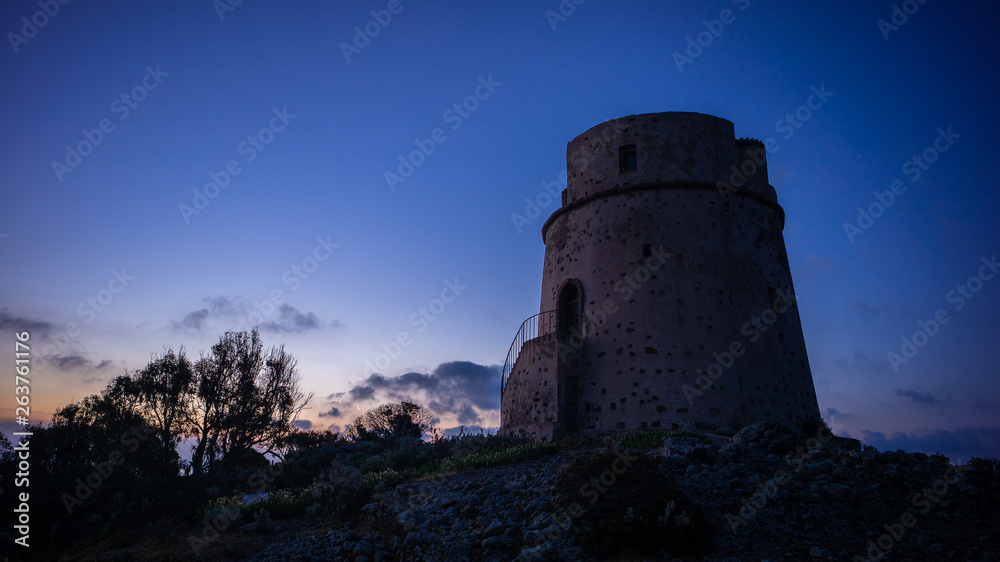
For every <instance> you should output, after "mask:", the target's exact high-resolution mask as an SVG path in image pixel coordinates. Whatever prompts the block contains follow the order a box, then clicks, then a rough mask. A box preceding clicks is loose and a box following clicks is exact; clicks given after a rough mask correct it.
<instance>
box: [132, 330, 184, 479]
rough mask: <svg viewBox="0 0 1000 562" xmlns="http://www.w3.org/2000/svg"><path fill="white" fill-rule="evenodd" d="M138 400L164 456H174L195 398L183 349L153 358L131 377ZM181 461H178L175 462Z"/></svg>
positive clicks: (168, 351) (168, 350)
mask: <svg viewBox="0 0 1000 562" xmlns="http://www.w3.org/2000/svg"><path fill="white" fill-rule="evenodd" d="M132 380H133V385H134V387H135V388H134V390H135V392H136V393H137V394H138V395H139V399H140V404H139V406H140V412H141V413H142V415H143V417H144V418H145V420H146V422H147V423H148V424H149V425H150V426H152V427H154V428H155V429H156V432H157V436H158V437H159V440H160V441H161V442H162V443H163V446H164V450H165V452H166V453H168V454H170V453H172V454H173V455H175V456H176V451H177V443H178V441H179V440H180V436H181V434H182V432H183V431H184V429H185V427H184V426H185V422H186V421H187V420H188V419H189V418H190V415H189V411H190V409H191V408H192V406H193V404H192V401H193V398H194V389H195V388H194V382H195V381H194V368H193V366H192V365H191V362H190V361H188V359H187V357H186V355H185V353H184V348H183V347H181V348H180V351H179V352H176V353H175V352H174V350H172V349H167V350H166V351H164V352H163V353H162V354H160V355H154V356H153V357H152V359H151V360H150V362H149V364H147V365H146V367H145V368H143V369H142V370H141V371H139V372H138V373H136V374H135V375H134V376H133V377H132ZM179 460H180V458H179V457H178V462H179Z"/></svg>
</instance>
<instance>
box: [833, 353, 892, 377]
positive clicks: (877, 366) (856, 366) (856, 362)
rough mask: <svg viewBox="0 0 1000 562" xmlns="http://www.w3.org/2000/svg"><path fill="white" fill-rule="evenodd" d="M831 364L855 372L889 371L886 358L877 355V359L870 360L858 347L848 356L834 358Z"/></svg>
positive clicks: (880, 372) (877, 372)
mask: <svg viewBox="0 0 1000 562" xmlns="http://www.w3.org/2000/svg"><path fill="white" fill-rule="evenodd" d="M833 365H834V366H835V367H837V368H838V369H842V370H844V371H851V372H855V373H862V374H869V375H873V374H882V373H886V374H888V373H889V360H888V359H887V358H885V357H879V358H878V359H875V360H872V359H871V358H870V357H868V354H867V353H865V352H864V351H861V350H860V349H855V350H854V351H853V352H852V353H851V357H850V358H847V359H843V358H841V359H834V360H833Z"/></svg>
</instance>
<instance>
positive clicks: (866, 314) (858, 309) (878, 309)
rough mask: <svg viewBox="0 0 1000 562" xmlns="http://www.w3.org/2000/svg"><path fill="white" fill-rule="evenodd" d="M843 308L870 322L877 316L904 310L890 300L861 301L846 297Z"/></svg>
mask: <svg viewBox="0 0 1000 562" xmlns="http://www.w3.org/2000/svg"><path fill="white" fill-rule="evenodd" d="M844 308H846V309H847V310H850V311H852V312H854V313H855V314H857V315H858V316H860V317H861V319H862V320H864V321H865V322H871V321H872V320H875V319H876V318H878V317H879V316H895V315H897V314H901V313H904V312H906V311H905V310H904V309H903V307H901V306H899V305H898V304H895V303H891V302H871V303H870V302H862V301H856V300H851V299H847V300H845V301H844Z"/></svg>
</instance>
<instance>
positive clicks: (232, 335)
mask: <svg viewBox="0 0 1000 562" xmlns="http://www.w3.org/2000/svg"><path fill="white" fill-rule="evenodd" d="M296 364H297V361H296V360H295V358H294V357H292V356H291V355H290V354H288V353H287V352H286V351H285V348H284V346H280V347H277V348H271V350H270V351H269V352H268V353H266V354H265V353H264V346H263V344H262V343H261V341H260V334H259V333H258V332H257V329H256V328H255V329H254V330H253V331H252V332H226V333H225V335H223V336H222V338H220V340H219V343H217V344H215V345H214V346H212V350H211V352H210V353H209V354H208V355H206V356H203V357H202V358H201V359H200V360H199V361H198V362H197V363H196V364H195V369H194V371H195V381H196V382H195V384H196V391H195V395H194V398H195V399H194V402H193V407H192V409H191V414H190V416H189V423H190V426H189V432H190V433H191V434H192V435H194V436H195V437H197V438H198V444H197V446H196V447H195V451H194V455H193V458H192V459H191V466H192V469H193V470H194V472H195V473H201V472H203V471H206V470H207V471H211V470H212V468H213V467H215V466H217V463H218V461H220V460H222V459H224V458H226V457H227V456H232V457H234V458H236V457H243V456H246V454H247V453H248V451H249V450H251V449H256V448H263V449H264V451H265V452H270V451H272V450H273V449H274V448H276V447H278V446H279V445H280V439H281V438H282V437H284V436H286V435H287V434H288V433H289V432H291V431H292V429H293V425H292V424H293V422H294V421H295V420H296V418H297V417H298V414H299V412H301V411H302V409H303V408H305V406H306V404H308V402H309V400H310V399H311V398H312V394H309V395H308V396H307V395H305V394H304V393H303V392H302V390H301V389H300V387H299V381H300V376H299V373H298V369H297V368H296Z"/></svg>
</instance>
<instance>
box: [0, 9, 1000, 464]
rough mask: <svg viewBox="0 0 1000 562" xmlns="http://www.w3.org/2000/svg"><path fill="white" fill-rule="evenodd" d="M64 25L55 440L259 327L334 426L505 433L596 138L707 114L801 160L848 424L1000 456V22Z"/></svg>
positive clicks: (568, 13)
mask: <svg viewBox="0 0 1000 562" xmlns="http://www.w3.org/2000/svg"><path fill="white" fill-rule="evenodd" d="M577 1H580V0H577ZM50 4H51V5H49V4H46V3H45V2H44V1H43V2H41V3H39V2H28V1H15V2H5V3H4V4H3V6H2V7H0V29H2V30H3V32H4V34H5V36H6V38H7V45H6V46H5V47H3V48H2V49H0V52H2V54H0V60H2V68H3V72H2V73H0V80H2V81H3V82H2V86H3V88H2V92H3V95H4V98H3V103H2V109H0V127H2V128H0V130H2V131H3V132H4V133H5V134H4V135H3V136H2V138H0V147H2V149H0V173H2V176H0V180H2V181H0V186H2V189H3V204H2V207H0V264H2V265H0V272H2V273H0V279H2V283H0V327H2V332H0V334H2V335H0V337H2V338H6V340H7V342H6V343H3V342H0V350H2V351H0V360H2V361H3V364H4V365H7V366H8V367H5V369H6V371H5V372H8V373H11V374H12V373H13V369H12V367H11V366H12V365H13V364H14V362H13V361H14V358H13V348H14V341H15V340H14V332H20V331H22V330H28V331H29V332H30V333H31V340H30V342H31V343H33V344H34V345H33V346H32V354H33V355H32V357H33V360H34V365H35V373H34V375H33V383H32V387H31V400H32V402H31V416H30V417H31V419H32V420H33V421H48V420H49V419H50V417H51V413H52V411H53V410H54V409H56V408H58V407H60V406H62V405H64V404H66V403H69V402H71V401H76V400H79V399H81V398H83V397H84V396H86V395H88V394H91V393H95V392H98V391H99V390H100V389H102V388H103V387H104V385H105V384H106V383H107V381H108V380H109V379H110V378H111V377H113V376H116V375H119V374H122V373H124V372H125V371H126V370H128V371H129V372H131V371H133V370H136V369H139V368H142V367H143V366H144V365H145V364H146V362H147V361H148V360H149V358H150V354H151V353H154V352H158V351H162V350H163V349H164V347H172V348H174V349H177V348H179V347H181V346H184V347H185V348H186V350H187V352H188V355H189V356H190V357H191V358H192V359H196V358H197V357H198V355H199V353H200V352H202V351H207V349H208V348H209V347H210V346H211V345H212V344H213V343H215V342H216V341H217V340H218V338H219V336H220V335H221V334H222V333H223V332H225V331H226V330H241V329H248V328H249V327H250V326H252V325H254V324H259V325H260V327H261V331H262V336H263V339H264V342H265V344H266V345H278V344H282V343H283V344H285V346H286V349H287V350H288V351H289V352H291V353H292V354H293V355H295V356H296V357H298V358H299V366H300V370H301V373H302V376H303V382H304V386H305V387H306V389H307V390H309V391H313V392H315V394H316V398H315V400H314V402H313V403H312V405H311V408H310V409H309V410H308V411H307V413H306V418H307V422H308V423H305V424H303V425H305V426H310V425H311V427H313V428H325V427H328V426H330V425H331V424H334V425H339V426H342V425H343V424H344V423H345V422H346V421H349V420H350V419H351V417H352V416H354V415H356V414H357V413H359V412H358V410H359V409H362V410H363V409H365V408H367V407H370V406H372V405H374V404H376V403H377V402H378V401H379V400H388V399H398V398H401V397H412V398H415V399H417V400H420V401H422V402H424V403H425V404H429V405H430V407H431V409H432V410H433V411H434V412H435V414H436V415H437V416H438V417H439V418H440V420H441V426H442V427H450V426H455V425H458V424H459V423H464V424H473V425H480V426H485V427H495V426H496V425H498V423H499V416H498V406H499V388H498V385H499V382H498V377H499V365H498V363H500V362H502V360H503V357H504V356H505V354H506V352H507V348H508V346H509V345H510V341H511V338H513V336H514V333H515V332H516V330H517V328H518V326H519V325H520V323H521V321H522V320H524V318H526V317H528V316H530V315H532V314H534V313H536V312H538V303H539V291H540V285H541V268H542V255H543V251H544V247H543V245H542V243H541V235H540V229H541V225H542V223H543V222H544V219H545V218H546V217H547V216H548V215H549V214H550V213H551V212H552V211H554V210H555V208H556V206H555V204H553V203H551V202H548V200H547V199H546V198H545V197H544V196H540V194H543V193H545V188H544V187H543V184H545V183H551V182H558V181H559V179H560V174H561V173H562V172H564V170H565V149H566V143H567V142H568V141H569V140H570V139H572V138H573V137H575V136H576V135H578V134H580V133H581V132H583V131H585V130H586V129H588V128H590V127H591V126H593V125H596V124H598V123H600V122H603V121H606V120H608V119H611V118H615V117H621V116H625V115H631V114H639V113H651V112H659V111H697V112H703V113H708V114H712V115H717V116H720V117H724V118H726V119H729V120H730V121H732V122H733V123H734V124H735V127H736V134H737V136H740V137H743V136H747V137H754V138H758V139H761V140H763V141H764V142H765V143H766V144H767V146H768V165H769V171H770V180H771V184H772V185H774V187H775V189H776V190H777V193H778V200H779V202H780V203H781V205H782V206H783V207H784V209H785V212H786V215H787V221H786V224H785V231H784V234H785V241H786V244H787V247H788V255H789V261H790V264H791V267H792V272H793V280H794V283H795V287H796V292H797V296H798V300H799V308H800V313H801V315H802V323H803V329H804V332H805V338H806V343H807V346H808V351H809V359H810V363H811V365H812V371H813V377H814V379H815V382H816V387H817V393H818V396H819V403H820V408H821V410H822V411H823V413H824V415H825V417H826V418H827V420H828V421H829V422H830V423H831V425H833V427H834V429H835V430H837V431H838V432H839V433H841V434H845V435H850V436H852V437H856V438H859V439H861V440H862V441H863V442H865V443H869V444H872V445H875V446H877V447H879V448H880V449H887V448H888V449H896V448H903V449H906V450H911V451H924V452H927V453H933V452H938V451H939V452H942V453H945V454H948V455H950V456H951V457H952V458H953V459H966V460H967V459H968V458H969V457H971V456H988V457H998V456H1000V415H998V414H997V413H996V412H997V408H1000V390H998V385H997V384H996V382H997V371H998V368H997V359H996V357H995V356H994V355H993V353H995V352H996V350H997V348H998V343H1000V323H998V322H997V318H998V313H1000V277H997V273H998V272H997V270H998V269H1000V264H998V263H997V262H996V261H994V260H995V257H994V256H996V254H998V253H1000V225H998V222H997V221H996V214H997V209H998V207H1000V195H998V190H997V181H996V174H997V170H996V164H995V162H996V156H997V149H998V143H997V141H996V135H997V131H998V129H1000V109H998V107H997V104H996V86H997V82H998V80H997V74H996V69H997V68H998V66H1000V43H998V39H997V35H996V33H995V26H996V23H997V22H998V21H1000V18H998V16H1000V7H998V6H997V5H996V4H995V3H993V2H987V1H982V2H963V3H959V4H958V5H956V4H953V3H947V2H935V1H930V2H927V3H925V4H923V5H920V4H919V3H918V2H916V1H915V0H908V1H906V2H897V3H896V4H895V5H894V4H893V3H892V2H889V1H885V2H825V3H805V2H792V1H786V2H767V3H764V2H761V1H759V0H714V1H705V2H671V3H665V2H602V1H599V0H590V1H587V2H580V4H579V5H577V4H576V3H574V2H572V1H571V0H563V1H562V2H561V3H560V2H559V1H557V0H550V1H533V2H528V1H507V2H503V3H496V2H489V3H486V2H476V3H452V4H449V5H447V6H446V5H444V4H443V3H432V2H428V1H421V0H418V1H416V2H411V1H409V0H401V1H397V0H393V1H365V2H358V1H354V2H319V1H298V2H295V1H289V2H281V3H277V2H263V1H260V0H245V1H243V2H241V3H238V5H236V6H232V5H231V4H237V0H217V1H215V2H212V1H210V0H197V1H194V0H176V1H171V2H159V3H155V5H150V3H145V2H99V3H97V4H99V5H98V6H95V5H93V4H92V3H86V2H69V3H67V4H65V5H63V4H61V3H57V2H56V1H55V0H52V1H51V2H50ZM46 7H47V8H46ZM56 7H58V11H57V12H56V11H55V10H56ZM915 8H916V11H914V9H915ZM46 9H47V10H48V13H46V12H45V10H46ZM53 12H55V13H54V15H50V14H52V13H53ZM907 12H910V13H907ZM880 20H883V23H881V24H880V23H879V21H880ZM414 151H416V152H414ZM404 162H405V163H404ZM893 190H895V193H893ZM876 193H878V195H876ZM526 198H527V201H528V202H526ZM529 202H532V203H531V204H532V205H534V204H536V203H534V202H537V204H538V207H539V209H538V210H536V209H533V208H528V207H529ZM859 208H860V209H862V210H863V211H862V212H863V213H864V215H863V216H859V214H860V213H859ZM539 212H540V216H538V213H539ZM513 215H520V217H514V216H513ZM845 225H846V226H845ZM994 277H997V279H995V280H994ZM939 310H941V312H938V311H939ZM935 316H937V320H934V319H935ZM930 320H933V322H928V321H930ZM917 332H919V333H917ZM915 333H916V335H915ZM904 338H907V339H909V340H910V342H912V344H911V343H906V342H904V341H903V339H904ZM911 346H912V347H911ZM892 354H894V355H892ZM903 360H905V361H903ZM9 385H10V386H8V389H7V390H4V391H2V392H0V396H2V397H3V402H2V403H0V417H2V418H3V419H4V420H10V419H11V418H12V417H13V406H14V398H13V397H14V394H13V388H12V387H13V381H11V382H10V383H9ZM3 427H4V428H5V429H7V430H10V429H11V427H13V426H12V425H11V424H9V423H8V424H4V425H3Z"/></svg>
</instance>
